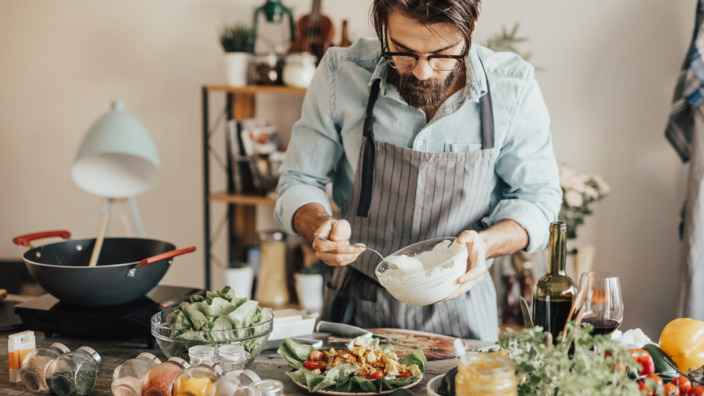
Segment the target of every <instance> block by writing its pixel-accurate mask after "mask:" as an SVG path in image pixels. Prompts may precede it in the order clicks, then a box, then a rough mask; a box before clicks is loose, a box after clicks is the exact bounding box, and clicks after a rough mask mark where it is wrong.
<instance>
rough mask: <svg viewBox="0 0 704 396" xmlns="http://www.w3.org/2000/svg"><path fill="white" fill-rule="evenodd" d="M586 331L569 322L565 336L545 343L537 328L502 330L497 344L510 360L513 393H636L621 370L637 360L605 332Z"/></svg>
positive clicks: (607, 395)
mask: <svg viewBox="0 0 704 396" xmlns="http://www.w3.org/2000/svg"><path fill="white" fill-rule="evenodd" d="M592 329H593V328H592V326H589V325H585V326H581V325H577V324H575V323H574V322H572V321H570V322H568V323H567V335H566V337H565V340H564V341H563V342H561V343H557V344H556V345H549V346H546V345H545V335H544V334H543V332H542V331H543V330H542V328H540V327H536V328H533V329H525V330H523V331H521V332H515V331H513V330H511V329H507V330H506V333H505V334H504V335H503V336H502V337H501V340H500V341H499V345H500V346H501V348H503V349H505V350H506V351H507V352H508V354H509V356H510V357H511V359H513V361H514V362H515V364H516V376H517V377H518V380H519V384H520V385H519V387H518V393H519V395H565V396H577V395H579V396H581V395H602V396H611V395H613V396H622V395H639V394H640V393H639V390H638V384H637V383H636V382H635V381H634V380H633V379H631V378H629V375H628V374H627V373H628V372H634V371H635V372H637V370H639V367H638V363H636V362H635V361H634V360H633V358H632V357H631V355H630V353H629V352H628V350H627V349H626V348H624V347H622V346H620V345H619V344H618V343H617V342H615V341H613V340H611V338H610V336H608V335H592V334H591V331H592ZM572 348H573V349H574V350H573V351H571V350H570V349H572ZM607 351H608V352H609V353H606V352H607Z"/></svg>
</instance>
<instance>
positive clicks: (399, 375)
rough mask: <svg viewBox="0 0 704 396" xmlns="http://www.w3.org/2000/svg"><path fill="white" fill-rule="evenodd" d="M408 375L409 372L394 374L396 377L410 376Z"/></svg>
mask: <svg viewBox="0 0 704 396" xmlns="http://www.w3.org/2000/svg"><path fill="white" fill-rule="evenodd" d="M410 376H411V373H410V372H405V373H398V374H396V378H403V377H410Z"/></svg>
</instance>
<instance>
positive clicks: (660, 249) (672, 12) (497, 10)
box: [0, 0, 695, 338]
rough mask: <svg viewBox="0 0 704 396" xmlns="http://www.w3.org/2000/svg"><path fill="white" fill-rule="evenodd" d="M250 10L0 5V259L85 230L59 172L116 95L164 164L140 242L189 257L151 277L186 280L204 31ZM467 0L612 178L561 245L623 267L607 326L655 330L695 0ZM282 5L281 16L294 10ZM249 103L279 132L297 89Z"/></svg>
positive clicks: (582, 165)
mask: <svg viewBox="0 0 704 396" xmlns="http://www.w3.org/2000/svg"><path fill="white" fill-rule="evenodd" d="M263 2H264V1H263V0H234V1H233V0H207V1H196V0H151V1H140V0H121V1H116V0H100V1H95V0H65V1H61V2H58V1H55V2H48V1H40V0H23V1H20V0H10V1H2V2H0V181H1V182H2V183H1V184H0V241H3V242H2V243H0V257H3V258H13V257H19V256H20V255H21V253H22V252H23V250H22V249H21V248H19V247H16V246H14V245H12V244H11V242H10V239H11V238H12V237H13V236H16V235H19V234H22V233H26V232H32V231H38V230H46V229H55V228H68V229H69V230H71V231H72V232H73V234H74V235H75V236H76V237H77V238H89V237H93V236H94V235H95V233H96V230H97V227H98V224H99V211H100V200H99V199H98V198H96V197H93V196H90V195H89V194H87V193H85V192H83V191H82V190H80V189H79V188H78V187H76V186H75V185H74V183H73V182H72V180H71V177H70V167H71V163H72V160H73V157H74V155H75V153H76V150H77V147H78V145H79V142H80V140H81V138H82V136H83V134H84V133H85V131H86V130H87V129H88V128H89V127H90V125H91V124H92V123H93V122H94V121H95V120H96V119H97V118H98V117H99V116H100V115H102V114H103V113H104V112H105V111H106V110H107V109H108V106H109V103H110V101H111V100H112V99H113V98H116V97H120V98H122V99H124V100H125V101H126V103H127V107H128V109H129V110H130V111H131V112H132V113H133V114H134V115H135V116H137V117H138V118H139V119H140V120H141V121H142V122H143V123H144V125H145V126H146V127H147V128H148V129H149V131H150V132H151V134H152V136H153V138H154V140H155V142H156V145H157V147H158V149H159V152H160V155H161V160H162V164H163V176H162V179H161V181H160V183H159V184H158V185H157V186H156V187H155V188H153V189H152V190H150V191H148V192H147V193H145V194H144V195H142V196H140V197H138V203H139V206H140V209H141V211H142V216H143V218H144V222H145V225H146V228H147V232H148V234H149V235H150V236H152V237H155V238H158V239H163V240H166V241H170V242H173V243H175V244H176V245H177V246H186V245H197V246H198V247H199V248H200V249H201V250H200V251H199V252H197V253H195V254H192V255H189V256H184V257H182V258H178V259H176V261H175V264H174V265H173V266H172V268H171V269H170V271H169V273H168V274H167V275H166V277H165V279H164V282H165V283H169V284H180V285H190V286H197V287H202V286H203V284H204V278H203V269H202V268H203V256H202V247H203V240H202V205H203V201H202V197H201V190H202V173H201V172H202V170H201V103H200V87H201V86H202V85H203V84H219V83H222V82H224V78H223V66H222V57H221V50H220V47H219V44H218V42H217V39H216V34H215V31H216V29H217V28H218V27H219V26H221V24H222V23H223V22H231V21H235V20H239V21H249V20H250V18H251V17H250V16H251V13H252V10H253V8H254V7H255V6H256V5H259V4H261V3H263ZM323 3H324V4H323V7H324V9H323V11H324V12H325V13H327V14H328V15H330V16H331V17H332V18H333V20H334V22H335V24H336V26H338V27H339V26H340V23H339V22H340V20H341V19H342V18H343V17H344V18H348V19H349V20H350V28H351V33H352V35H353V37H358V36H360V35H362V34H370V33H371V32H372V30H371V28H370V27H369V25H368V6H369V4H370V0H364V1H358V2H350V1H343V0H326V1H324V2H323ZM484 3H485V4H484V6H483V11H482V16H481V18H480V23H479V26H478V30H477V32H476V35H475V40H476V41H477V42H479V43H482V42H484V41H485V40H486V38H487V37H489V36H491V35H493V34H494V33H495V32H497V31H498V30H499V29H500V28H501V26H508V27H510V26H513V24H514V23H515V22H516V21H519V22H520V23H521V25H520V26H521V27H520V31H519V32H520V33H521V35H523V36H525V37H527V38H528V39H529V40H528V42H527V43H525V44H523V45H522V46H521V47H520V48H521V49H522V50H525V51H530V52H532V53H533V58H532V61H533V62H534V64H536V65H538V66H539V67H541V68H543V69H544V71H542V72H539V73H538V74H537V78H538V80H539V82H540V84H541V87H542V89H543V93H544V96H545V99H546V101H547V103H548V106H549V108H550V113H551V116H552V119H553V136H554V143H555V150H556V153H557V156H558V158H559V159H560V160H561V161H563V162H565V163H568V164H569V165H571V166H573V167H575V168H578V169H580V170H584V171H594V172H597V173H599V174H601V175H602V176H603V177H604V178H605V179H606V180H607V181H608V182H609V183H610V184H611V187H612V191H613V192H612V195H611V196H610V197H609V198H607V199H606V200H605V201H604V202H603V203H601V204H599V205H598V206H597V207H596V210H595V214H594V216H592V217H590V218H589V219H588V220H587V224H586V226H585V227H584V229H583V230H581V231H580V238H579V240H578V242H579V243H591V244H594V245H595V246H596V248H597V253H596V263H595V266H596V268H597V269H602V270H606V269H608V270H612V271H616V272H618V273H619V274H621V275H622V277H623V286H624V294H625V304H626V320H625V323H624V325H623V328H625V329H628V328H632V327H641V328H643V329H645V331H646V332H647V333H648V334H649V335H651V336H652V337H654V338H657V337H658V336H659V332H660V329H662V327H663V326H664V324H665V323H666V322H667V321H668V320H670V319H671V318H673V317H674V312H675V302H676V301H675V295H676V289H677V285H676V283H675V280H676V273H677V266H678V259H679V255H680V254H679V244H678V240H677V225H678V221H679V211H680V208H681V205H682V198H683V191H684V174H685V168H684V167H683V165H682V164H681V163H680V162H679V160H678V158H677V157H676V155H675V153H674V151H673V150H672V148H671V147H670V146H669V145H668V143H667V142H666V140H665V138H664V136H663V128H664V125H665V122H666V119H667V113H668V109H669V104H670V98H671V96H672V90H673V87H674V83H675V78H676V76H677V73H678V70H679V66H680V64H681V62H682V59H683V56H684V53H685V50H686V48H687V46H688V44H689V39H690V37H691V31H692V25H693V20H694V9H695V1H694V0H685V1H678V2H671V1H665V0H622V1H619V2H614V1H610V0H596V1H590V2H577V1H564V0H533V1H530V2H527V1H520V0H491V1H485V2H484ZM287 4H289V5H290V4H294V5H295V6H296V10H295V11H296V15H297V16H300V15H301V13H302V12H306V11H307V10H308V9H309V5H308V4H309V2H308V1H306V2H300V1H296V2H294V1H292V0H289V1H288V2H287ZM338 37H339V36H338ZM213 100H214V102H215V104H216V105H217V104H219V103H221V102H218V100H217V99H216V98H215V99H213ZM259 106H260V110H261V113H262V114H263V115H264V116H268V117H273V116H275V115H278V114H280V111H281V109H285V113H284V116H282V118H280V119H278V120H277V124H279V125H282V128H285V126H287V125H290V123H291V122H292V121H293V120H294V118H295V117H296V114H297V107H298V106H300V99H297V98H276V97H263V98H262V99H261V100H260V101H259ZM216 143H217V141H216ZM259 212H260V213H262V212H263V213H262V214H264V215H266V210H261V209H260V211H259ZM118 213H119V212H118ZM123 213H124V210H123ZM0 274H2V269H0ZM217 282H218V281H217V280H216V282H214V283H216V284H217Z"/></svg>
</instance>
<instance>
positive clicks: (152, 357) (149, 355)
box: [137, 352, 161, 364]
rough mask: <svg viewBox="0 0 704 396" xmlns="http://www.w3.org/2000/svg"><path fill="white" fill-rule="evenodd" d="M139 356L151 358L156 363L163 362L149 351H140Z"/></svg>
mask: <svg viewBox="0 0 704 396" xmlns="http://www.w3.org/2000/svg"><path fill="white" fill-rule="evenodd" d="M137 358H145V359H149V360H151V361H152V362H154V363H155V364H159V363H161V359H159V358H158V357H156V356H154V355H152V354H151V353H149V352H142V353H140V354H139V355H137Z"/></svg>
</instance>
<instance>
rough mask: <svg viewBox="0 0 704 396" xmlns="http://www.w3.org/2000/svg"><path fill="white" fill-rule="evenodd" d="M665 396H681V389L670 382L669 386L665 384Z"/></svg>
mask: <svg viewBox="0 0 704 396" xmlns="http://www.w3.org/2000/svg"><path fill="white" fill-rule="evenodd" d="M664 389H665V396H680V388H678V387H677V385H675V384H673V383H672V382H670V383H669V384H665V387H664Z"/></svg>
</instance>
